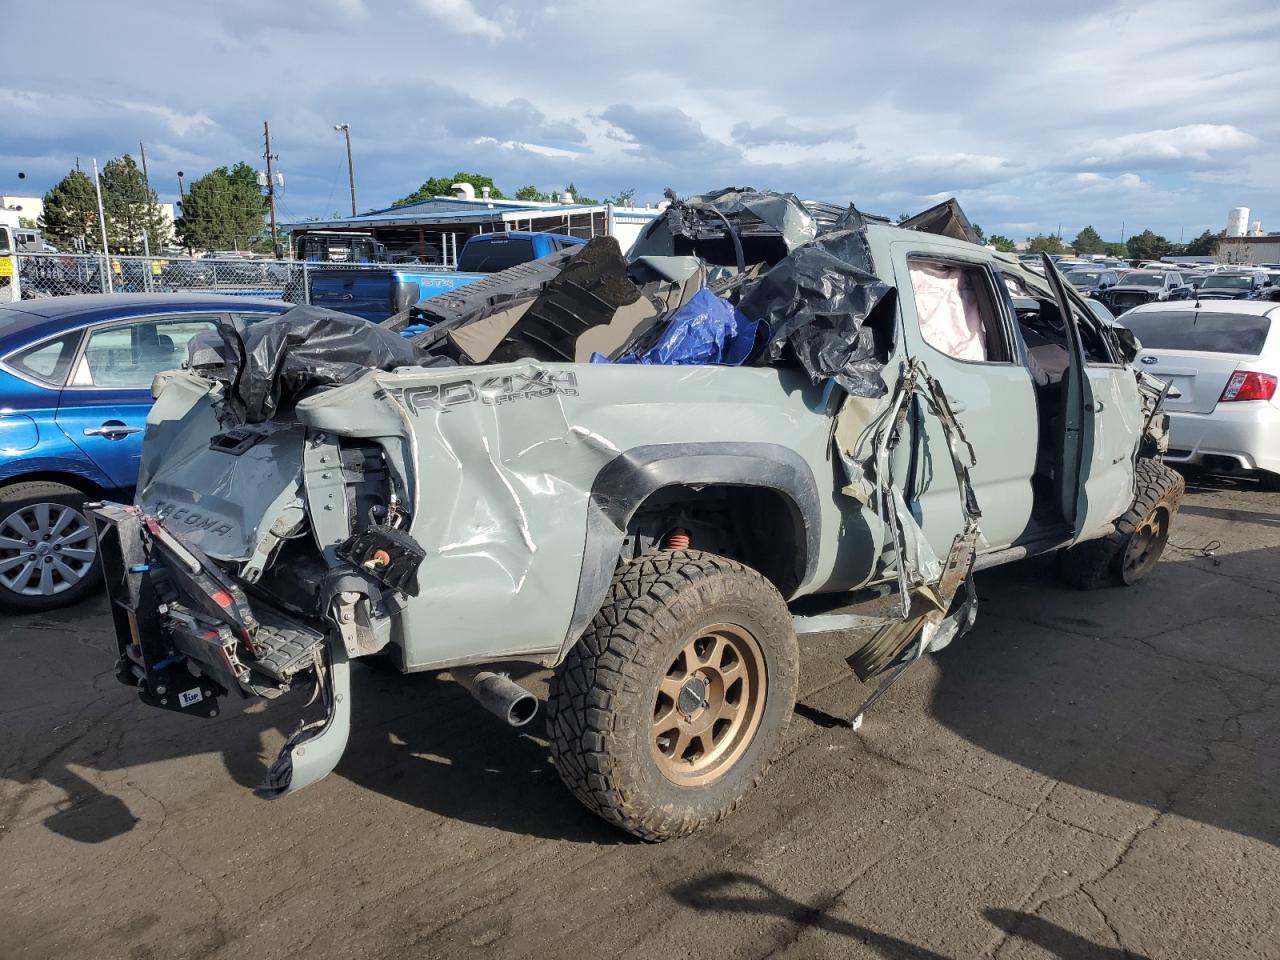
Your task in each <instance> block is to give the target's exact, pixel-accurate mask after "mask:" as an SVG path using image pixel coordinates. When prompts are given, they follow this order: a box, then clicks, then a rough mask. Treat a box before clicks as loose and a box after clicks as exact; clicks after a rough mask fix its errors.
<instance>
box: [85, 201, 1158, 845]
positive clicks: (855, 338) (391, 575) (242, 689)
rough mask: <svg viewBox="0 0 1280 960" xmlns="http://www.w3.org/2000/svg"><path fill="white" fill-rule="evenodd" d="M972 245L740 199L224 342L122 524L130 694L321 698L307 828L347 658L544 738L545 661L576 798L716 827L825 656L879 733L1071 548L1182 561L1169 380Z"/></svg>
mask: <svg viewBox="0 0 1280 960" xmlns="http://www.w3.org/2000/svg"><path fill="white" fill-rule="evenodd" d="M971 239H972V235H971V232H970V228H969V226H968V223H967V221H966V220H965V218H964V215H963V212H962V211H960V210H959V208H958V207H957V206H956V205H955V204H954V203H953V202H949V203H948V204H944V205H940V206H939V207H938V208H935V209H933V210H931V211H926V212H925V214H922V215H920V216H919V217H916V218H913V219H912V220H909V221H907V222H905V223H904V224H902V225H899V226H892V225H890V224H889V223H888V222H887V221H883V220H880V219H878V218H874V217H870V216H867V215H864V214H862V213H860V212H859V211H858V210H857V209H856V208H854V207H849V208H847V209H840V208H836V207H832V206H828V205H824V204H816V203H804V202H801V201H799V200H798V199H797V198H795V197H794V196H793V195H790V194H776V193H763V192H757V191H752V190H747V189H730V190H723V191H719V192H717V193H713V194H707V195H704V196H698V197H691V198H687V199H683V200H680V199H675V200H674V201H673V202H672V204H671V206H670V207H669V208H668V209H667V210H666V212H665V213H664V215H663V216H662V217H661V218H659V219H658V220H656V221H655V222H654V223H653V224H651V225H650V226H649V227H647V228H646V230H645V231H644V233H642V235H641V236H640V238H639V239H638V240H637V242H636V244H635V246H634V247H633V248H632V250H631V251H630V252H629V254H628V255H626V256H625V257H624V256H623V255H622V253H621V251H620V250H619V248H618V246H617V243H616V241H614V240H613V239H612V238H598V239H596V240H593V241H591V242H590V243H588V244H586V245H585V246H583V247H581V248H579V249H577V250H575V251H564V252H561V253H558V254H556V255H554V256H553V257H551V258H547V259H545V260H542V261H539V262H537V263H532V264H524V265H521V266H518V267H515V268H512V269H510V270H507V271H503V272H500V273H497V274H494V275H492V276H490V277H489V278H486V279H485V280H482V281H478V282H477V283H475V284H472V285H470V286H468V287H466V288H464V289H461V290H458V291H454V292H451V293H448V294H444V295H442V296H439V297H435V298H432V299H431V300H429V301H424V302H422V303H420V304H419V305H418V306H417V308H415V309H413V310H410V311H405V312H403V313H402V314H400V315H397V316H396V317H393V318H391V319H390V320H388V321H386V322H385V323H384V324H383V325H381V326H374V325H371V324H367V323H366V322H364V321H359V320H355V319H354V318H350V317H345V316H343V315H340V314H333V313H330V312H328V311H323V310H316V309H314V308H307V307H299V308H296V309H295V310H294V311H291V312H290V313H288V314H285V315H283V316H282V317H281V318H279V319H276V320H270V321H264V322H263V323H260V324H258V325H256V326H255V327H253V328H251V329H250V330H248V331H247V332H245V333H244V334H243V335H242V334H238V333H237V332H236V331H234V330H231V329H226V330H224V331H222V335H221V339H220V341H219V342H218V343H216V344H208V343H205V344H200V345H197V344H193V346H192V356H191V361H190V363H189V365H188V368H187V369H185V370H182V371H175V372H172V373H169V374H166V375H162V377H161V378H160V380H161V381H163V382H158V383H157V385H156V388H155V389H156V390H157V391H158V393H159V396H158V399H157V402H156V404H155V406H154V408H153V409H152V412H151V415H150V417H149V418H148V425H147V433H146V440H145V444H144V452H143V461H142V471H141V478H140V481H139V484H138V488H137V490H138V492H137V498H136V503H135V504H134V505H119V504H103V505H101V506H100V507H98V509H97V510H96V511H95V514H94V516H95V522H96V525H97V529H98V535H99V543H100V548H101V551H102V556H103V560H104V569H105V573H106V581H107V588H108V593H109V597H110V600H111V609H112V612H113V615H114V617H115V621H116V629H117V635H118V639H119V644H120V651H121V657H120V662H119V675H120V678H121V679H122V680H123V681H124V682H126V683H128V684H130V685H131V686H135V687H136V688H137V690H138V693H139V695H140V696H141V698H142V699H143V700H144V701H145V702H147V703H149V704H153V705H155V706H157V707H160V708H163V709H166V710H169V711H174V712H178V713H185V714H193V715H197V716H202V717H210V716H214V715H216V714H217V713H218V712H219V709H218V703H219V698H221V697H226V696H235V697H266V698H274V697H277V696H279V695H280V694H282V693H283V692H284V691H286V690H288V689H289V688H290V687H291V686H294V685H297V684H306V685H310V686H311V687H312V688H313V690H314V693H315V694H316V697H315V702H316V704H317V706H316V707H315V708H313V709H315V710H317V711H319V715H317V716H314V717H310V718H309V719H305V720H303V721H301V722H300V724H299V726H298V729H297V731H296V732H295V733H294V734H293V735H292V736H291V737H290V738H289V739H288V741H287V743H286V744H285V746H284V748H283V750H282V751H281V753H280V755H279V757H278V758H277V759H276V761H275V762H274V764H273V765H272V766H271V767H270V770H269V771H268V773H267V776H266V779H265V782H264V783H263V784H262V786H261V787H260V788H259V793H260V794H261V795H263V796H265V797H275V796H280V795H282V794H286V793H289V792H291V791H294V790H297V789H299V788H301V787H303V786H306V785H307V784H310V783H313V782H314V781H316V780H318V779H319V778H321V777H323V776H325V775H327V774H328V773H329V772H330V771H332V770H333V768H334V767H335V765H336V764H337V763H338V760H339V758H340V757H341V755H342V752H343V749H344V747H345V745H346V741H347V736H348V730H349V726H350V723H351V717H352V703H351V686H350V682H349V670H350V666H349V665H350V661H351V660H352V659H353V658H358V657H365V656H369V655H372V654H380V655H382V656H383V657H384V658H389V659H390V660H391V662H392V663H393V664H394V665H395V666H396V667H397V668H398V669H399V670H401V671H404V672H412V671H441V670H447V671H449V672H450V674H451V675H452V676H453V678H454V679H456V680H459V681H460V682H462V683H463V684H465V685H466V686H467V687H468V688H469V689H470V690H471V691H472V692H473V693H474V694H475V695H476V696H477V698H478V699H479V700H480V701H481V702H482V703H484V704H485V705H486V706H488V707H490V708H491V709H492V710H493V711H494V712H496V713H498V714H499V715H501V716H503V717H504V718H505V719H507V720H508V722H511V723H513V724H519V723H523V722H525V721H527V720H528V719H529V718H530V717H531V716H532V714H533V712H534V710H536V707H537V703H536V701H535V700H534V699H533V698H532V696H531V695H530V694H528V693H527V691H525V690H524V689H523V688H522V687H520V686H519V685H518V684H517V683H516V682H515V681H514V680H512V679H511V677H510V676H509V671H510V670H511V669H513V668H514V667H517V666H518V665H520V664H524V665H526V667H528V666H529V665H533V666H535V667H550V668H553V669H554V676H553V678H552V681H551V687H550V696H549V698H548V703H547V714H548V728H547V729H548V734H547V736H548V740H549V743H550V750H551V753H552V756H553V758H554V761H555V765H556V767H557V769H558V770H559V772H560V775H561V777H562V778H563V780H564V782H565V784H566V785H567V786H568V787H569V789H570V790H571V791H572V792H573V793H574V794H575V795H576V796H577V797H578V799H579V800H581V801H582V803H583V804H585V805H586V806H587V807H588V808H590V809H591V810H592V811H594V812H595V813H597V814H599V815H600V816H602V817H604V818H605V819H607V820H609V821H611V822H612V823H614V824H616V825H618V826H620V827H622V828H623V829H625V830H628V831H630V832H632V833H633V834H636V835H638V836H640V837H643V838H646V839H650V840H661V839H665V838H668V837H674V836H679V835H683V834H687V833H689V832H691V831H693V830H695V829H697V828H699V827H700V826H702V825H705V824H708V823H711V822H714V821H717V820H719V819H720V818H722V817H724V816H726V815H727V814H728V813H729V812H730V811H732V810H733V809H734V808H735V807H736V806H737V804H738V803H739V802H740V801H741V800H742V799H743V797H744V795H745V794H746V793H747V792H748V791H749V790H750V789H751V788H752V787H753V786H754V785H755V784H756V783H757V782H758V781H759V780H760V778H761V776H762V775H763V773H764V772H765V770H766V769H767V767H768V766H769V765H770V763H771V761H772V759H773V758H774V756H775V754H776V753H777V752H778V750H779V749H780V746H781V743H782V738H783V733H784V730H785V728H786V726H787V723H788V720H789V718H790V716H791V713H792V709H793V706H794V702H795V696H796V685H797V678H798V671H799V667H798V655H799V643H798V640H797V637H798V635H799V636H803V635H804V634H806V633H813V632H817V631H826V630H844V629H849V630H851V632H850V633H849V634H848V636H849V637H851V638H855V637H856V638H857V639H856V640H851V643H850V646H851V651H850V652H851V657H850V663H851V665H852V666H853V668H854V670H855V671H856V672H857V674H858V676H859V677H860V678H862V679H863V680H870V679H873V678H875V679H876V680H877V681H878V683H877V685H876V686H875V687H874V689H873V690H872V691H871V693H870V695H869V696H868V697H867V699H866V701H865V702H864V703H863V705H862V707H860V708H858V709H857V710H856V711H854V713H852V714H851V717H856V718H859V719H860V717H861V711H862V710H863V709H866V707H867V706H868V705H869V704H870V702H871V701H873V700H874V699H875V698H876V697H877V696H879V695H880V693H882V692H883V691H884V689H885V688H886V687H887V686H888V684H889V683H891V682H893V680H894V679H896V678H897V677H898V676H900V675H901V672H902V671H903V670H904V669H906V667H908V666H909V665H910V664H911V663H914V662H916V661H917V660H918V659H919V658H920V657H921V656H922V655H923V654H925V653H927V652H930V651H934V650H938V649H940V648H941V647H943V646H945V645H946V644H947V643H949V642H952V641H953V640H954V639H955V638H956V637H958V636H960V635H961V634H963V632H964V631H965V630H967V629H968V628H969V627H970V626H971V625H972V624H973V622H974V617H975V615H976V605H977V598H976V594H975V592H974V590H973V574H974V572H975V571H976V570H978V569H981V568H984V567H989V566H994V565H996V564H1000V563H1005V562H1008V561H1012V560H1016V559H1020V558H1023V557H1027V556H1031V555H1034V554H1042V553H1047V552H1050V551H1056V552H1057V553H1058V556H1059V558H1060V560H1059V563H1060V569H1061V571H1062V573H1063V575H1064V576H1065V577H1066V578H1067V579H1068V580H1069V581H1070V582H1071V583H1073V584H1075V585H1077V586H1080V587H1082V588H1091V587H1099V586H1103V585H1106V584H1132V583H1134V582H1136V581H1138V580H1139V579H1141V578H1142V577H1143V576H1144V575H1145V574H1147V573H1148V572H1149V571H1150V570H1151V569H1152V567H1153V565H1154V564H1155V562H1156V560H1157V559H1158V558H1159V556H1160V553H1161V550H1162V549H1163V547H1164V545H1165V542H1166V540H1167V538H1168V533H1169V525H1170V522H1171V520H1172V518H1173V515H1174V513H1175V512H1176V510H1177V506H1178V502H1179V498H1180V496H1181V494H1182V481H1181V479H1180V478H1179V477H1178V475H1177V474H1176V473H1174V472H1173V471H1171V470H1169V469H1168V468H1167V467H1165V466H1164V465H1163V463H1162V462H1161V456H1162V451H1163V449H1164V446H1165V444H1166V442H1167V441H1166V436H1165V429H1166V424H1167V418H1166V417H1165V416H1164V414H1163V413H1162V411H1161V409H1160V405H1161V401H1162V399H1163V393H1162V385H1161V384H1160V383H1159V381H1155V380H1152V379H1151V378H1148V377H1146V376H1145V375H1143V374H1142V373H1140V372H1139V371H1137V370H1135V368H1134V367H1133V366H1131V365H1130V362H1129V361H1130V359H1131V358H1132V357H1133V355H1134V352H1135V344H1134V342H1133V340H1132V338H1131V337H1128V338H1125V333H1124V331H1122V330H1117V329H1116V328H1112V327H1108V326H1104V325H1101V324H1100V323H1099V322H1098V321H1097V320H1096V319H1095V318H1094V315H1093V314H1092V312H1091V311H1090V310H1089V308H1088V306H1087V304H1086V303H1085V301H1084V300H1082V299H1081V298H1080V296H1079V295H1078V294H1077V293H1076V292H1075V291H1074V290H1072V288H1071V286H1070V285H1069V284H1067V283H1065V282H1064V281H1063V279H1062V277H1061V276H1060V275H1059V274H1058V273H1057V271H1056V270H1055V269H1054V268H1053V266H1052V265H1051V264H1050V263H1048V262H1045V264H1044V274H1043V275H1041V274H1039V273H1037V272H1033V271H1030V270H1028V269H1027V268H1025V267H1024V266H1022V265H1021V264H1019V262H1018V261H1017V260H1016V259H1014V258H1012V257H1008V256H1004V255H1002V254H999V253H995V252H992V251H989V250H986V249H984V248H982V247H980V246H978V245H976V244H975V243H973V242H971ZM1011 291H1012V292H1014V293H1016V294H1017V297H1014V296H1012V295H1011ZM402 333H403V334H408V335H407V336H402V335H401V334H402ZM1122 338H1124V339H1122ZM875 595H879V597H880V606H879V607H878V608H877V612H875V613H867V612H864V611H865V610H866V609H867V607H866V606H865V604H863V605H861V606H859V605H855V601H863V600H865V599H866V598H867V597H868V596H875ZM852 628H858V629H857V631H854V630H853V629H852ZM305 709H307V708H304V710H305Z"/></svg>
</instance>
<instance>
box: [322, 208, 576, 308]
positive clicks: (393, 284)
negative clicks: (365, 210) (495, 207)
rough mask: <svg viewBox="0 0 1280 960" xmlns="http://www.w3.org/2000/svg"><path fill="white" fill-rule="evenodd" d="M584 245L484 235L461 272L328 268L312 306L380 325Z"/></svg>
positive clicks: (545, 236) (547, 237)
mask: <svg viewBox="0 0 1280 960" xmlns="http://www.w3.org/2000/svg"><path fill="white" fill-rule="evenodd" d="M583 243H586V241H585V240H583V239H581V238H580V237H571V236H568V235H565V234H557V233H528V232H523V231H521V232H514V231H513V232H510V233H483V234H478V235H476V236H474V237H471V238H470V239H469V240H468V241H467V242H466V245H465V246H463V248H462V253H461V254H460V255H459V256H458V269H456V270H440V269H433V268H432V267H429V266H422V265H419V264H407V263H406V264H387V265H386V266H385V267H382V268H376V269H366V268H361V269H358V270H353V269H350V268H347V267H343V266H338V265H335V266H334V267H332V268H323V267H322V268H318V269H316V270H312V271H311V274H310V277H311V303H312V304H314V305H315V306H320V307H329V308H330V309H333V310H339V311H341V312H343V313H351V314H354V315H356V316H357V317H363V318H364V319H365V320H369V321H372V322H374V323H380V322H382V321H383V320H385V319H387V318H388V317H390V316H392V315H393V314H396V313H399V312H400V311H401V310H406V309H408V308H409V307H412V306H413V305H414V304H415V303H419V302H421V301H423V300H428V299H430V298H431V297H435V296H439V295H440V294H442V293H448V292H450V291H452V290H457V289H458V288H460V287H465V286H466V285H467V284H469V283H474V282H475V281H476V280H480V279H482V278H483V277H485V276H487V275H488V274H490V273H496V272H497V271H500V270H506V269H507V268H509V267H514V266H518V265H519V264H522V263H528V262H530V261H532V260H540V259H541V258H542V257H546V256H550V255H551V254H553V253H555V252H556V251H558V250H564V249H566V248H568V247H575V246H579V245H581V244H583Z"/></svg>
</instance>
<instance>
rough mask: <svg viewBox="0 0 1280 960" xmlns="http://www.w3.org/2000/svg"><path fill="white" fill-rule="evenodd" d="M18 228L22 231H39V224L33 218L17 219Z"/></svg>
mask: <svg viewBox="0 0 1280 960" xmlns="http://www.w3.org/2000/svg"><path fill="white" fill-rule="evenodd" d="M18 226H19V228H21V229H23V230H39V229H40V224H39V222H37V220H36V218H35V217H19V218H18Z"/></svg>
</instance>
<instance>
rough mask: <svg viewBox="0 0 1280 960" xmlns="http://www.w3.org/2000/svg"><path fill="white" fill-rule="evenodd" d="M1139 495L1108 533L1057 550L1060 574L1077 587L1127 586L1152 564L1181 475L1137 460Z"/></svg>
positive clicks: (1177, 498)
mask: <svg viewBox="0 0 1280 960" xmlns="http://www.w3.org/2000/svg"><path fill="white" fill-rule="evenodd" d="M1136 474H1137V497H1136V498H1135V499H1134V501H1133V505H1132V506H1131V507H1129V509H1128V510H1127V511H1126V512H1125V513H1124V515H1123V516H1121V517H1120V518H1119V519H1117V520H1116V522H1115V527H1114V529H1113V530H1112V532H1111V533H1109V534H1108V535H1107V536H1105V537H1102V538H1101V539H1098V540H1090V541H1088V542H1086V543H1081V544H1077V545H1076V546H1074V547H1070V548H1068V549H1066V550H1063V551H1062V552H1060V553H1059V554H1058V570H1059V572H1060V573H1061V575H1062V578H1063V579H1064V580H1065V581H1066V582H1067V583H1069V584H1071V585H1072V586H1073V587H1077V588H1079V589H1081V590H1096V589H1098V588H1099V587H1107V586H1130V585H1132V584H1135V583H1137V582H1138V581H1139V580H1141V579H1142V578H1143V577H1145V576H1146V575H1147V574H1148V573H1150V572H1151V570H1152V568H1153V567H1155V565H1156V562H1157V561H1158V560H1159V559H1160V556H1161V554H1163V553H1164V548H1165V545H1166V544H1167V543H1168V542H1169V526H1170V524H1171V523H1172V522H1173V515H1174V514H1175V513H1177V512H1178V504H1179V502H1180V501H1181V500H1182V494H1183V491H1184V489H1185V487H1186V484H1185V482H1184V481H1183V479H1182V475H1181V474H1179V473H1177V472H1176V471H1174V470H1172V469H1170V468H1169V467H1166V466H1165V465H1164V464H1163V463H1157V462H1156V461H1155V460H1139V461H1138V465H1137V469H1136Z"/></svg>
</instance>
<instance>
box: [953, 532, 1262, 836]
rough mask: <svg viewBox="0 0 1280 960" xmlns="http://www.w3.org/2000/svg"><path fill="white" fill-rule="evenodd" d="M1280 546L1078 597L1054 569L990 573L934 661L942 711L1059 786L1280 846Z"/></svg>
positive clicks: (977, 740)
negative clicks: (1278, 801) (965, 625)
mask: <svg viewBox="0 0 1280 960" xmlns="http://www.w3.org/2000/svg"><path fill="white" fill-rule="evenodd" d="M1269 588H1273V589H1280V551H1276V550H1257V551H1246V552H1242V553H1235V554H1232V555H1230V556H1226V557H1223V558H1222V560H1221V564H1220V565H1215V561H1214V559H1212V558H1200V559H1197V558H1190V559H1186V560H1181V561H1179V562H1166V563H1162V564H1160V565H1159V566H1158V567H1157V568H1156V570H1155V571H1154V572H1153V574H1152V575H1151V576H1150V577H1149V578H1148V579H1147V580H1146V581H1144V582H1143V583H1141V584H1139V585H1138V586H1136V587H1132V588H1127V589H1112V590H1102V591H1096V592H1093V593H1083V594H1082V593H1079V592H1076V591H1074V590H1071V589H1069V588H1066V587H1063V586H1060V585H1058V584H1057V583H1056V582H1055V580H1054V577H1053V573H1052V569H1051V563H1050V562H1046V561H1032V562H1028V563H1022V564H1016V565H1012V566H1009V567H1005V568H1001V569H998V570H991V571H986V572H984V573H983V574H982V576H981V577H980V579H979V592H980V595H981V598H982V607H981V609H980V612H979V615H978V626H977V627H976V628H975V629H974V631H973V632H972V633H971V634H970V635H969V636H968V637H966V638H964V639H963V640H962V641H960V642H959V643H957V644H954V645H953V646H952V647H950V648H949V649H947V650H944V651H942V652H941V653H939V654H938V655H937V663H938V665H939V667H940V673H941V676H940V680H939V682H938V683H937V685H936V687H935V689H934V692H933V701H932V706H931V710H932V713H933V716H934V717H935V718H936V719H937V720H938V721H939V722H940V723H942V724H944V725H945V726H946V727H948V728H950V729H951V730H953V731H955V732H956V733H959V734H960V735H961V736H963V737H964V738H965V739H967V740H969V741H971V742H972V743H974V744H975V745H977V746H979V747H981V748H982V749H983V750H987V751H990V752H991V753H994V754H996V755H998V756H1000V757H1003V758H1005V759H1008V760H1012V761H1014V762H1016V763H1018V764H1021V765H1022V766H1024V767H1027V768H1029V769H1031V770H1034V771H1036V772H1038V773H1040V774H1043V775H1044V776H1046V777H1049V778H1052V779H1054V780H1060V781H1063V782H1066V783H1069V784H1073V785H1075V786H1078V787H1083V788H1085V789H1088V790H1092V791H1095V792H1097V793H1100V794H1104V795H1107V796H1110V797H1114V798H1117V799H1120V800H1125V801H1129V802H1131V803H1135V804H1141V805H1143V806H1146V807H1150V808H1152V809H1153V810H1156V811H1158V812H1161V813H1174V814H1177V815H1180V816H1183V817H1186V818H1189V819H1192V820H1198V821H1201V822H1203V823H1207V824H1212V825H1214V826H1217V827H1221V828H1223V829H1225V830H1230V831H1232V832H1235V833H1239V834H1243V835H1247V836H1251V837H1256V838H1258V839H1260V840H1263V841H1265V842H1267V843H1270V844H1273V845H1280V821H1278V820H1277V817H1276V815H1275V808H1274V804H1273V802H1272V800H1271V799H1270V798H1274V797H1275V796H1276V795H1277V794H1280V737H1277V732H1278V729H1280V647H1277V646H1276V644H1275V643H1274V639H1273V635H1274V626H1273V623H1274V617H1275V609H1276V599H1277V598H1276V595H1275V593H1273V592H1269Z"/></svg>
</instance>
